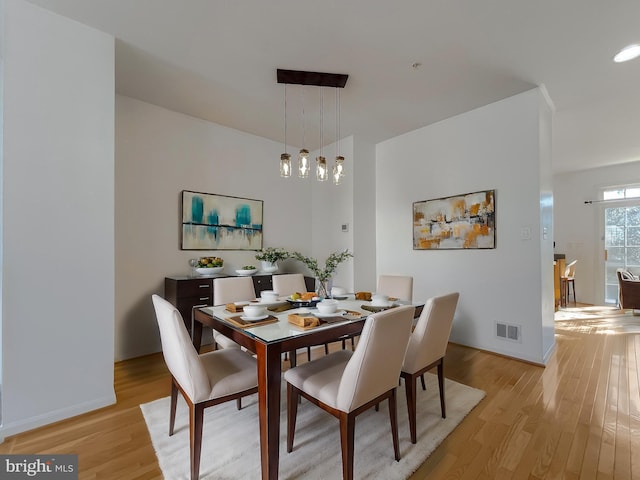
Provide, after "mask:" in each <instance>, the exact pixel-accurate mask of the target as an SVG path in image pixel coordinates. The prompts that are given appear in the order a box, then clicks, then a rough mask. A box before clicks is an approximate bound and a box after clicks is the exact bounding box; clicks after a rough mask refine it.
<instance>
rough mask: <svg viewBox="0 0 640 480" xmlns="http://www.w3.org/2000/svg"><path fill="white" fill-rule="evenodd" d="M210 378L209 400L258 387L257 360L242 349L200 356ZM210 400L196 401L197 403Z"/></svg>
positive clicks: (225, 350)
mask: <svg viewBox="0 0 640 480" xmlns="http://www.w3.org/2000/svg"><path fill="white" fill-rule="evenodd" d="M200 359H201V361H202V364H203V366H204V368H205V370H206V372H207V375H208V377H209V383H210V384H211V393H210V394H209V398H208V399H212V398H219V397H224V396H225V395H231V394H233V393H238V392H241V391H243V390H247V389H249V388H253V387H256V386H258V374H257V364H256V359H255V358H253V357H252V356H250V355H247V354H246V353H245V352H243V351H242V350H240V349H237V348H230V349H223V350H216V351H213V352H209V353H205V354H202V355H200ZM208 399H194V400H195V401H196V402H198V401H203V400H208Z"/></svg>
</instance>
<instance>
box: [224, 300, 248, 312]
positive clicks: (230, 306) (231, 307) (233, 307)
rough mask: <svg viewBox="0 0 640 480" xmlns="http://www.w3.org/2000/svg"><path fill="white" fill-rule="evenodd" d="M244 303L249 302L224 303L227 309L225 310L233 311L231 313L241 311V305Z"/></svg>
mask: <svg viewBox="0 0 640 480" xmlns="http://www.w3.org/2000/svg"><path fill="white" fill-rule="evenodd" d="M245 305H249V302H244V303H241V302H238V303H227V304H226V305H225V308H226V309H227V311H229V312H233V313H238V312H242V311H243V307H244V306H245Z"/></svg>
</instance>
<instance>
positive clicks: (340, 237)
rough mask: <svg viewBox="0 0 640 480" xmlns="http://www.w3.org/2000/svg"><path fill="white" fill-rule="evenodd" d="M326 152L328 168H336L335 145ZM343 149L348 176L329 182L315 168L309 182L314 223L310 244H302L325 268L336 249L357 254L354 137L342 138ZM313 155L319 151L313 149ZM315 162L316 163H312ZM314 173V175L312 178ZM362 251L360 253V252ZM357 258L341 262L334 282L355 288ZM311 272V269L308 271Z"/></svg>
mask: <svg viewBox="0 0 640 480" xmlns="http://www.w3.org/2000/svg"><path fill="white" fill-rule="evenodd" d="M323 153H324V156H325V157H327V164H328V166H329V168H333V163H334V158H335V145H334V144H330V145H327V146H326V147H325V148H324V152H323ZM340 153H341V154H342V156H344V157H345V162H344V165H345V176H344V178H343V180H342V182H341V183H340V185H335V184H334V183H333V180H332V179H331V176H330V177H329V180H327V181H326V182H319V181H317V180H316V178H315V170H313V171H312V173H311V174H310V175H309V177H310V179H309V180H308V182H309V183H310V185H311V186H312V192H313V207H312V215H313V223H312V225H311V232H312V237H311V245H310V247H311V248H310V249H309V248H308V247H309V246H306V248H305V246H304V245H303V246H299V247H298V250H300V251H301V252H302V253H303V254H306V255H310V256H312V257H314V258H316V259H317V260H318V264H319V265H320V267H321V268H322V267H323V266H324V265H325V261H326V259H327V257H328V256H329V255H330V254H331V253H332V252H336V251H344V250H349V251H350V252H351V253H353V254H356V252H355V250H354V243H353V227H352V225H353V215H354V212H353V201H352V199H353V189H354V178H355V175H354V160H353V158H354V155H353V137H349V138H346V139H343V140H342V141H341V142H340ZM312 155H313V158H315V156H317V155H318V152H312ZM313 165H314V166H315V163H314V164H313ZM311 177H313V178H311ZM343 224H347V225H349V228H348V231H347V232H343V231H342V225H343ZM358 255H359V253H358ZM353 272H354V259H349V260H347V261H345V262H344V263H341V264H340V265H339V266H338V268H337V269H336V274H335V275H334V277H333V279H332V282H333V285H337V286H341V287H344V288H346V289H347V291H350V292H352V291H353V289H354V286H353V282H354V280H353ZM306 273H308V274H309V275H311V272H308V271H307V272H306Z"/></svg>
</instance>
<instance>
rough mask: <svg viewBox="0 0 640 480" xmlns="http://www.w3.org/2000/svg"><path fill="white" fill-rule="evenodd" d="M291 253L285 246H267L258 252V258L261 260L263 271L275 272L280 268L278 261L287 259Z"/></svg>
mask: <svg viewBox="0 0 640 480" xmlns="http://www.w3.org/2000/svg"><path fill="white" fill-rule="evenodd" d="M290 256H291V254H290V253H289V252H287V251H286V250H285V249H284V248H279V247H278V248H274V247H267V248H263V249H262V250H260V251H259V252H257V253H256V260H260V262H262V263H261V266H262V271H263V272H265V273H273V272H275V271H276V270H278V262H279V261H280V260H286V259H287V258H289V257H290Z"/></svg>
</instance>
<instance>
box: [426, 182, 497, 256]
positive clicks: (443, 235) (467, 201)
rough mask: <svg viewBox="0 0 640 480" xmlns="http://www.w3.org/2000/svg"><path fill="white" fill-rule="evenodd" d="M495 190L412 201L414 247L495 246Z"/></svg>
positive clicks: (447, 248) (427, 248)
mask: <svg viewBox="0 0 640 480" xmlns="http://www.w3.org/2000/svg"><path fill="white" fill-rule="evenodd" d="M495 198H496V191H495V190H484V191H482V192H474V193H466V194H464V195H456V196H453V197H445V198H437V199H433V200H424V201H421V202H414V203H413V249H414V250H450V249H451V250H453V249H475V248H479V249H486V248H496V212H495Z"/></svg>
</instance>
